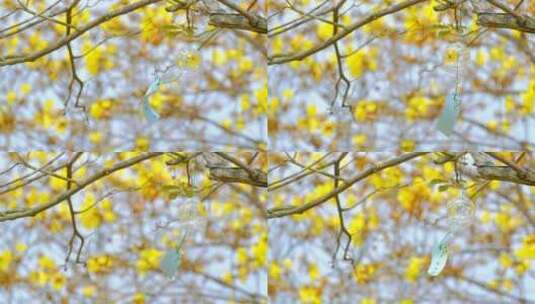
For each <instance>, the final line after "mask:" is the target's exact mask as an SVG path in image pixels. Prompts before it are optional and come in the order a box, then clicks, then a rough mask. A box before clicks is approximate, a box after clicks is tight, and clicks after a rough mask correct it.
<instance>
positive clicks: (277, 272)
mask: <svg viewBox="0 0 535 304" xmlns="http://www.w3.org/2000/svg"><path fill="white" fill-rule="evenodd" d="M281 273H282V269H281V267H280V266H279V265H278V264H277V263H275V262H271V263H269V279H270V281H273V282H276V281H278V280H280V278H281Z"/></svg>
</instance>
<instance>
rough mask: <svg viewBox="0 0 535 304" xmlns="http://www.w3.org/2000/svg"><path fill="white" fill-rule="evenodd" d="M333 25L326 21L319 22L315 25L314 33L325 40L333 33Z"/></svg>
mask: <svg viewBox="0 0 535 304" xmlns="http://www.w3.org/2000/svg"><path fill="white" fill-rule="evenodd" d="M333 28H334V27H333V25H332V24H330V23H326V22H321V23H319V24H318V26H317V27H316V35H318V37H319V38H320V39H321V40H327V39H329V38H330V37H331V36H332V35H333Z"/></svg>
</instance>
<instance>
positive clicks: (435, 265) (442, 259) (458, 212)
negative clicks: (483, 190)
mask: <svg viewBox="0 0 535 304" xmlns="http://www.w3.org/2000/svg"><path fill="white" fill-rule="evenodd" d="M464 157H465V156H463V158H464ZM462 163H464V162H462V161H461V162H456V166H455V186H456V187H457V188H459V190H460V194H459V197H458V198H456V199H454V200H452V201H450V202H448V204H447V210H448V216H447V220H448V231H447V232H446V234H445V235H444V236H443V237H442V238H441V240H440V241H439V242H438V243H437V244H435V246H434V247H433V251H432V254H431V264H430V265H429V269H428V270H427V273H428V274H429V275H430V276H437V275H439V274H440V273H441V272H442V269H444V266H445V265H446V262H447V260H448V244H449V243H450V241H451V240H452V239H453V238H454V237H455V236H456V235H458V234H459V233H460V232H461V231H463V230H464V229H465V228H466V227H467V226H468V225H470V223H471V222H472V221H473V218H474V213H475V204H474V203H473V202H472V201H471V200H470V198H469V197H468V195H467V194H466V188H465V181H464V180H463V179H462V176H461V172H462V170H459V168H458V166H459V164H462Z"/></svg>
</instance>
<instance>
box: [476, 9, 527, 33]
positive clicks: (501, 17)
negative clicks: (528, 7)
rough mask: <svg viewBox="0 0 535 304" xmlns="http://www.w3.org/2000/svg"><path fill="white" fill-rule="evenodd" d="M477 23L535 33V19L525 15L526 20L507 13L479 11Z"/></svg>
mask: <svg viewBox="0 0 535 304" xmlns="http://www.w3.org/2000/svg"><path fill="white" fill-rule="evenodd" d="M477 24H478V25H480V26H484V27H491V28H508V29H512V30H517V31H521V32H525V33H535V19H533V18H530V17H527V16H524V21H523V22H522V23H521V22H519V20H518V19H517V18H516V17H515V16H513V15H511V14H507V13H479V14H477Z"/></svg>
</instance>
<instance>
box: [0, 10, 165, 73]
mask: <svg viewBox="0 0 535 304" xmlns="http://www.w3.org/2000/svg"><path fill="white" fill-rule="evenodd" d="M160 1H162V0H143V1H139V2H135V3H133V4H130V5H127V6H124V7H122V8H119V9H116V10H113V11H111V12H109V13H107V14H105V15H103V16H100V17H99V18H97V19H95V20H93V21H91V22H89V23H87V24H86V25H84V26H82V27H80V28H79V31H76V32H73V33H72V34H70V35H68V36H65V37H63V38H61V39H59V40H58V41H57V42H56V43H54V44H52V45H50V46H48V47H46V48H44V49H42V50H40V51H37V52H34V53H31V54H21V55H15V56H6V57H4V58H2V57H0V67H1V66H6V65H14V64H18V63H23V62H33V61H35V60H37V59H39V58H41V57H43V56H45V55H47V54H50V53H52V52H53V51H55V50H57V49H59V48H61V47H63V46H65V45H66V44H67V43H69V42H71V41H73V40H74V39H76V38H78V37H80V36H81V35H82V34H84V33H85V32H87V31H89V30H90V29H92V28H94V27H97V26H99V25H100V24H102V23H105V22H107V21H109V20H111V19H113V18H115V17H118V16H121V15H124V14H128V13H130V12H132V11H135V10H137V9H139V8H142V7H145V6H147V5H149V4H153V3H156V2H160Z"/></svg>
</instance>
